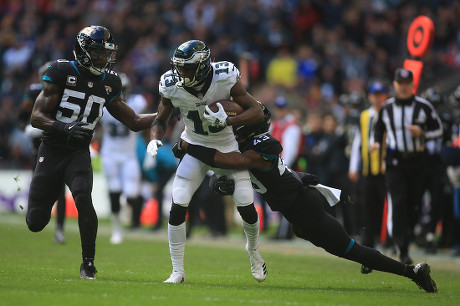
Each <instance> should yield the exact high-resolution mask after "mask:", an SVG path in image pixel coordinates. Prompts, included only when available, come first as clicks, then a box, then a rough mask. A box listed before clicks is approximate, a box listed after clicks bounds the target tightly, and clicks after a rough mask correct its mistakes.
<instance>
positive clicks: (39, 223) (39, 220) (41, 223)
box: [26, 210, 51, 233]
mask: <svg viewBox="0 0 460 306" xmlns="http://www.w3.org/2000/svg"><path fill="white" fill-rule="evenodd" d="M30 215H33V216H34V218H33V219H34V221H32V220H31V219H32V218H31V217H30ZM50 219H51V215H50V214H48V215H47V214H46V213H45V212H43V213H40V212H39V211H38V210H36V211H35V213H34V212H30V211H28V212H27V216H26V224H27V227H28V228H29V230H30V231H31V232H34V233H37V232H40V231H41V230H43V229H44V228H45V226H46V225H47V224H48V223H49V221H50Z"/></svg>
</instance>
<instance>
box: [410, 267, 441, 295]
mask: <svg viewBox="0 0 460 306" xmlns="http://www.w3.org/2000/svg"><path fill="white" fill-rule="evenodd" d="M414 272H415V277H414V279H413V281H414V283H416V284H417V286H419V288H420V289H423V290H425V291H426V292H438V286H437V285H436V282H435V281H434V280H433V279H432V278H431V276H430V272H431V267H430V265H428V264H427V263H426V262H421V263H418V264H416V265H415V267H414Z"/></svg>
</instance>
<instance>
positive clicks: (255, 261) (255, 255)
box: [246, 244, 267, 282]
mask: <svg viewBox="0 0 460 306" xmlns="http://www.w3.org/2000/svg"><path fill="white" fill-rule="evenodd" d="M246 251H247V252H248V255H249V260H250V261H251V273H252V276H253V277H254V279H255V280H256V281H258V282H263V281H264V280H265V279H266V278H267V266H266V265H265V261H264V259H263V258H262V255H261V254H260V251H259V249H258V248H257V249H254V250H252V251H250V250H248V245H247V244H246Z"/></svg>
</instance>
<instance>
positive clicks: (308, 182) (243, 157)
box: [173, 108, 437, 292]
mask: <svg viewBox="0 0 460 306" xmlns="http://www.w3.org/2000/svg"><path fill="white" fill-rule="evenodd" d="M264 113H265V119H264V121H263V123H261V124H255V125H252V126H242V127H239V128H236V129H235V135H236V139H237V141H238V143H239V149H240V151H241V153H239V152H220V151H219V150H216V149H214V148H207V147H204V146H199V145H195V144H190V143H188V142H186V141H181V142H180V143H178V144H176V145H175V146H174V147H173V151H174V152H175V155H176V157H179V158H180V157H182V156H184V154H185V156H184V157H183V158H186V157H187V156H190V155H191V156H193V157H195V158H197V159H199V160H200V161H202V162H203V163H206V164H207V165H209V166H212V167H217V168H223V169H241V170H242V169H249V173H250V175H251V181H252V184H253V185H254V188H255V190H256V191H257V192H258V193H260V194H261V195H262V197H263V198H264V200H266V201H267V203H268V205H269V206H270V208H271V209H272V210H274V211H279V212H281V214H283V216H284V217H286V219H287V220H288V221H289V222H291V224H292V225H293V228H294V232H295V234H296V235H297V236H298V237H300V238H302V239H305V240H308V241H310V242H312V243H313V244H314V245H315V246H318V247H322V248H324V249H325V250H326V251H327V252H329V253H331V254H334V255H336V256H338V257H343V258H345V259H348V260H352V261H355V262H358V263H360V264H362V265H364V266H366V267H369V268H370V269H374V270H378V271H383V272H388V273H394V274H397V275H402V276H405V277H407V278H409V279H411V280H412V281H414V282H415V283H416V284H417V285H418V286H419V287H420V288H422V289H424V290H425V291H426V292H437V285H436V283H435V282H434V281H433V279H432V278H431V276H430V266H429V265H428V264H427V263H419V264H417V265H415V266H412V265H405V264H402V263H400V262H398V261H396V260H394V259H391V258H389V257H387V256H385V255H383V254H381V253H380V252H379V251H377V250H375V249H372V248H368V247H364V246H361V245H359V244H358V243H356V242H355V241H354V240H353V239H352V238H351V237H350V236H349V235H348V234H347V233H346V231H345V229H344V228H343V226H342V225H341V224H340V223H339V222H338V221H337V220H336V219H335V218H334V217H332V216H331V215H329V214H327V213H326V212H325V210H324V205H328V203H326V202H328V200H327V199H326V197H325V196H324V195H323V194H322V193H321V192H320V191H319V189H317V186H316V185H318V183H319V179H318V178H317V177H315V176H314V175H311V174H307V173H301V172H296V171H293V170H291V169H289V168H288V167H287V166H286V165H285V164H284V162H283V159H282V158H281V157H280V153H281V151H282V150H283V148H282V146H281V144H280V142H279V141H278V140H277V139H275V138H274V137H272V136H271V135H270V134H268V129H269V126H270V120H271V119H270V118H271V115H270V112H269V111H268V110H267V109H266V108H265V110H264ZM212 189H213V190H215V191H220V194H231V193H233V192H234V191H233V188H232V182H231V180H229V179H228V178H226V177H223V176H221V177H219V178H218V179H217V180H216V181H215V182H214V185H213V186H212ZM235 192H236V191H235ZM337 200H338V199H337ZM370 271H372V270H370Z"/></svg>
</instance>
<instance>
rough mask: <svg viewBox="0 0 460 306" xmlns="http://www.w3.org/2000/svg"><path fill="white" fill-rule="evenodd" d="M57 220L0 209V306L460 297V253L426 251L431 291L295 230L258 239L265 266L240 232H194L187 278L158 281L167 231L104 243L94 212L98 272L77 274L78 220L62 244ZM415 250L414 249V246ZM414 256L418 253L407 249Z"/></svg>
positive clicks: (104, 230) (418, 301) (405, 301)
mask: <svg viewBox="0 0 460 306" xmlns="http://www.w3.org/2000/svg"><path fill="white" fill-rule="evenodd" d="M54 226H55V220H51V222H50V224H49V225H48V226H47V228H46V229H45V230H44V231H43V232H41V233H31V232H29V231H28V230H27V227H26V225H25V223H24V215H23V214H9V213H0V305H66V306H70V305H133V306H134V305H315V304H316V305H318V304H320V305H460V260H459V259H453V258H451V257H449V256H447V255H445V256H442V255H440V256H436V257H428V258H426V259H427V261H428V262H429V263H430V264H431V266H432V269H433V273H432V276H433V278H434V279H435V280H436V281H437V283H438V287H439V292H438V293H437V294H428V293H425V292H424V291H422V290H420V289H419V288H418V287H417V286H416V285H415V284H414V283H413V282H411V281H410V280H408V279H406V278H403V277H399V276H396V275H391V274H386V273H381V272H375V271H374V272H372V273H371V274H369V275H362V274H361V273H360V272H359V269H360V265H359V264H356V263H353V262H349V261H346V260H343V259H339V258H337V257H334V256H331V255H329V254H327V253H325V252H324V251H323V250H320V249H317V248H314V247H312V246H311V245H309V244H308V243H304V242H303V241H302V240H299V239H296V240H295V241H292V242H278V243H274V242H271V241H269V240H268V239H267V238H265V239H264V238H263V239H262V248H261V249H262V254H263V256H264V259H265V261H266V263H267V265H268V269H269V274H268V277H267V279H266V281H265V282H263V283H258V282H256V281H255V280H254V279H253V278H252V275H251V273H250V268H249V267H250V266H249V259H248V256H247V254H246V252H245V250H244V245H245V240H244V238H243V235H242V234H241V235H240V234H238V233H235V234H232V235H231V236H230V237H229V238H226V239H218V240H212V239H211V238H207V236H206V235H205V234H204V233H198V234H196V235H194V236H193V237H192V239H190V240H189V241H188V242H187V247H186V256H185V267H186V273H187V274H186V283H185V284H163V283H162V281H163V280H165V279H166V278H167V277H168V276H169V274H170V272H171V263H170V258H169V248H168V242H167V237H166V233H165V232H163V233H161V234H154V233H150V232H148V231H147V230H145V231H142V232H135V233H128V234H127V235H126V239H125V242H124V243H123V244H121V245H111V244H109V242H108V241H109V235H110V224H109V222H108V220H101V221H100V225H99V234H98V239H97V249H96V261H95V265H96V267H97V269H98V270H99V273H98V274H97V279H96V280H81V279H80V277H79V266H80V262H81V249H80V241H79V235H78V229H77V223H76V220H67V221H66V238H67V243H66V244H65V245H57V244H54V243H53V242H52V237H53V233H54ZM419 254H420V255H422V253H419ZM414 259H415V260H419V261H423V260H424V259H425V258H421V257H420V256H414Z"/></svg>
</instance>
